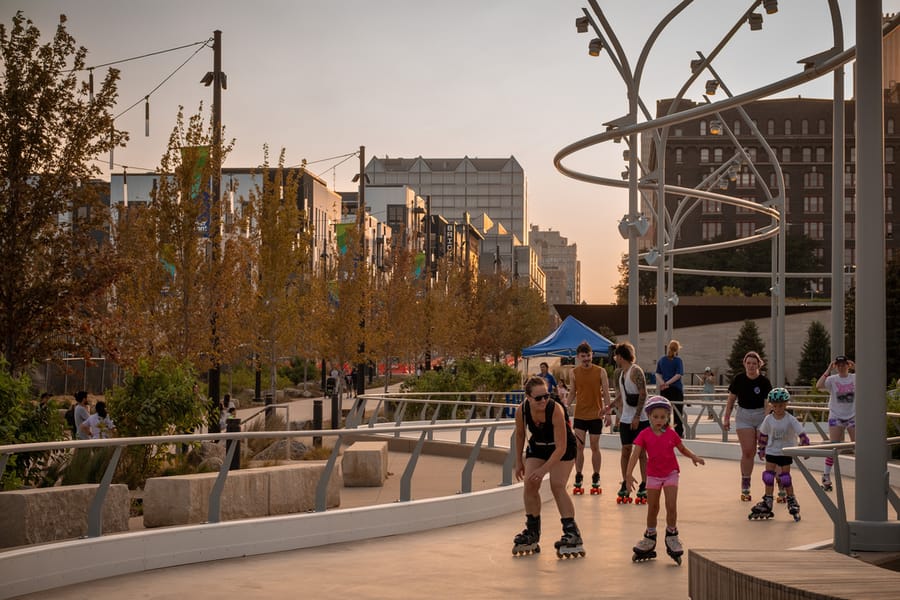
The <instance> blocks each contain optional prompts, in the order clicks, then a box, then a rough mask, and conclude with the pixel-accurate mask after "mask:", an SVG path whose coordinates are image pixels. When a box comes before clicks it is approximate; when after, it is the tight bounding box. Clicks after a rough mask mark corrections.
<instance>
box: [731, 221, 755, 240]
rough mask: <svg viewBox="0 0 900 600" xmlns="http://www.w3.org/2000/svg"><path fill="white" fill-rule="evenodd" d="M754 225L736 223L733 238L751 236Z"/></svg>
mask: <svg viewBox="0 0 900 600" xmlns="http://www.w3.org/2000/svg"><path fill="white" fill-rule="evenodd" d="M755 229H756V224H755V223H753V221H738V222H737V223H735V232H734V234H735V237H738V238H745V237H750V236H751V235H753V233H754V231H755Z"/></svg>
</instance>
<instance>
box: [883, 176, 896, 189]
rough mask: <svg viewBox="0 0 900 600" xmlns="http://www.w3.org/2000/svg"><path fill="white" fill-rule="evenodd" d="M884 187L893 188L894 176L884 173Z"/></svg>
mask: <svg viewBox="0 0 900 600" xmlns="http://www.w3.org/2000/svg"><path fill="white" fill-rule="evenodd" d="M884 187H889V188H892V187H894V174H893V173H885V174H884Z"/></svg>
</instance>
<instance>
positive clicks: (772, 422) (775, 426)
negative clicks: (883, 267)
mask: <svg viewBox="0 0 900 600" xmlns="http://www.w3.org/2000/svg"><path fill="white" fill-rule="evenodd" d="M790 399H791V394H790V393H789V392H788V391H787V390H786V389H784V388H782V387H777V388H774V389H772V391H770V392H769V394H768V401H769V404H771V405H772V412H771V413H770V414H768V415H766V418H765V419H763V422H762V424H761V425H760V426H759V439H758V442H757V443H758V454H759V458H760V460H764V461H766V470H765V471H763V476H762V480H763V483H764V484H765V486H766V493H765V495H764V496H763V498H762V500H760V501H759V503H758V504H757V505H756V506H754V507H753V508H752V510H751V512H750V514H749V515H748V518H750V519H771V518H772V517H773V516H774V515H773V513H772V492H773V491H774V489H775V480H776V479H777V480H778V482H779V483H780V484H781V487H782V488H783V489H784V491H785V492H786V493H787V507H788V512H790V513H791V516H792V517H794V520H795V521H799V520H800V505H799V504H797V498H796V497H795V496H794V485H793V483H792V481H791V464H793V462H794V460H793V459H792V458H791V457H790V456H785V455H784V449H785V448H787V447H788V446H794V445H796V444H797V440H798V438H799V440H800V445H801V446H808V445H809V437H807V435H806V432H805V431H803V425H801V424H800V421H798V420H797V419H796V418H794V415H792V414H790V413H788V412H787V411H786V408H787V403H788V400H790Z"/></svg>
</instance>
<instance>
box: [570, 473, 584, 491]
mask: <svg viewBox="0 0 900 600" xmlns="http://www.w3.org/2000/svg"><path fill="white" fill-rule="evenodd" d="M582 481H584V475H582V474H581V473H575V487H573V488H572V495H573V496H583V495H584V487H583V486H582V484H581V482H582Z"/></svg>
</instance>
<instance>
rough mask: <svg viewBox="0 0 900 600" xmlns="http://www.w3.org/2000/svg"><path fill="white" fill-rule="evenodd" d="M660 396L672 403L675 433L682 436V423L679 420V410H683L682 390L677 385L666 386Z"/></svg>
mask: <svg viewBox="0 0 900 600" xmlns="http://www.w3.org/2000/svg"><path fill="white" fill-rule="evenodd" d="M660 396H662V397H663V398H665V399H666V400H668V401H669V402H671V403H672V416H673V417H674V418H675V433H677V434H678V437H680V438H683V437H684V423H682V422H681V411H682V410H684V392H683V391H682V390H681V389H680V388H677V387H667V388H666V389H664V390H663V391H662V392H660Z"/></svg>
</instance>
